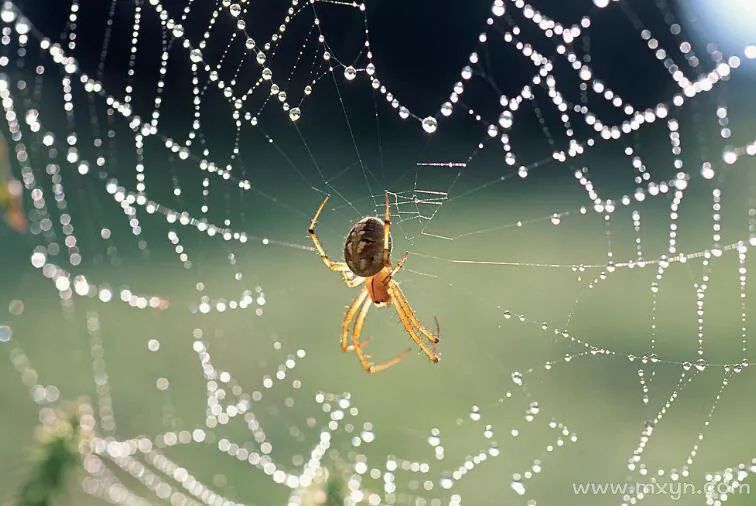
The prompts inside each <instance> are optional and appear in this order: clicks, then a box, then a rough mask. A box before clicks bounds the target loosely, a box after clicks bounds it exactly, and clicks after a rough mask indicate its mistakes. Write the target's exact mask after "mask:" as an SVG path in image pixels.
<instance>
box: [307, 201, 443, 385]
mask: <svg viewBox="0 0 756 506" xmlns="http://www.w3.org/2000/svg"><path fill="white" fill-rule="evenodd" d="M326 202H328V197H327V196H326V197H325V199H323V202H322V203H321V204H320V207H318V210H317V211H316V212H315V216H313V218H312V220H311V221H310V227H309V229H308V233H309V234H310V238H311V239H312V242H313V244H314V245H315V249H316V251H317V252H318V254H319V255H320V258H321V259H322V260H323V263H325V265H326V266H327V267H328V268H329V269H330V270H332V271H335V272H339V273H340V274H341V276H342V278H343V279H344V282H345V283H346V284H347V286H349V287H356V286H359V285H361V284H363V283H364V287H363V288H362V290H360V293H359V294H358V295H357V297H356V298H355V299H354V301H353V302H352V304H351V306H349V309H348V310H347V312H346V315H345V316H344V320H343V321H342V324H341V349H342V351H354V352H355V353H356V354H357V357H358V358H359V360H360V364H362V367H363V368H364V369H365V371H367V372H369V373H375V372H379V371H383V370H385V369H387V368H388V367H391V366H392V365H394V364H396V363H397V362H399V361H400V360H401V359H402V358H404V356H406V354H407V353H409V352H410V351H411V350H409V349H407V350H405V351H404V352H402V353H400V354H399V355H397V356H396V357H394V358H393V359H391V360H389V361H388V362H386V363H383V364H379V365H375V364H373V363H371V362H369V361H368V360H367V359H368V358H369V355H365V353H364V352H363V348H364V346H365V345H366V344H367V341H365V342H363V343H360V334H361V333H362V327H363V326H364V324H365V317H366V316H367V313H368V310H369V309H370V306H371V305H372V304H374V305H375V306H376V307H382V306H384V305H388V304H391V305H393V307H394V309H395V310H396V312H397V314H398V315H399V319H400V320H401V322H402V325H403V326H404V328H405V329H406V330H407V332H408V333H409V335H410V337H411V338H412V340H413V341H415V344H417V345H418V346H419V347H420V349H421V350H422V351H423V352H424V353H425V355H426V356H427V357H428V358H429V359H430V360H431V361H432V362H438V355H437V354H436V353H435V351H433V350H432V349H431V348H430V347H429V346H428V344H426V342H425V341H430V342H431V343H433V344H435V343H437V342H438V337H437V336H435V335H433V334H432V333H431V332H429V331H428V329H426V328H425V327H424V326H423V324H422V323H420V322H419V321H418V319H417V318H416V317H415V313H414V312H413V311H412V309H411V308H410V307H409V303H408V302H407V299H406V297H405V296H404V293H402V290H401V289H400V288H399V284H398V283H397V282H396V281H395V280H394V279H393V278H394V275H395V274H396V273H397V272H398V271H399V270H400V269H401V268H402V265H404V262H405V260H407V253H405V254H404V256H403V257H402V259H401V260H400V261H399V263H397V264H396V265H393V264H392V263H391V260H390V258H389V256H390V254H391V233H390V230H391V214H390V212H389V200H388V192H386V213H385V216H384V219H383V220H381V219H380V218H377V217H375V216H368V217H366V218H363V219H361V220H360V221H358V222H357V223H355V224H354V226H353V227H352V228H351V230H350V231H349V233H348V234H347V237H346V240H345V242H344V260H345V262H334V261H332V260H331V259H330V258H328V255H326V252H325V250H324V249H323V246H321V244H320V240H318V236H317V234H315V224H316V223H317V221H318V217H319V216H320V213H321V212H322V211H323V208H324V207H325V205H326ZM355 318H356V319H355ZM352 321H354V325H353V327H352V329H351V337H352V339H351V341H352V343H351V346H350V345H349V343H348V338H349V334H350V325H351V324H352Z"/></svg>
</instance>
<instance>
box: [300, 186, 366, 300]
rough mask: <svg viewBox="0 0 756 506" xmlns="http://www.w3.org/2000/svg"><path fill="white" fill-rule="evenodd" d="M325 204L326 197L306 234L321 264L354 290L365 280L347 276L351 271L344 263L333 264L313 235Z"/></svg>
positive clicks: (316, 236) (315, 235) (316, 237)
mask: <svg viewBox="0 0 756 506" xmlns="http://www.w3.org/2000/svg"><path fill="white" fill-rule="evenodd" d="M326 202H328V195H326V197H325V198H324V199H323V202H321V203H320V206H319V207H318V210H317V211H315V216H313V217H312V220H310V226H309V228H308V229H307V233H308V234H309V235H310V239H312V243H313V245H314V246H315V250H316V251H317V252H318V255H320V259H321V260H323V263H324V264H325V265H326V267H328V268H329V269H330V270H332V271H336V272H339V273H341V277H342V278H343V279H344V283H346V285H347V286H348V287H350V288H354V287H355V286H358V285H359V284H360V283H362V282H363V281H365V280H364V279H363V278H361V277H359V276H352V277H350V276H349V275H350V274H351V272H352V271H351V270H349V266H348V265H347V264H345V263H344V262H334V261H333V260H331V259H330V258H328V255H327V254H326V252H325V249H323V246H322V245H321V244H320V239H318V235H317V234H316V233H315V225H316V224H317V222H318V217H320V213H321V212H322V211H323V209H324V208H325V205H326Z"/></svg>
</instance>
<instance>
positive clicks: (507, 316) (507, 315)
mask: <svg viewBox="0 0 756 506" xmlns="http://www.w3.org/2000/svg"><path fill="white" fill-rule="evenodd" d="M504 318H506V319H507V320H509V319H510V318H512V311H509V310H507V311H504Z"/></svg>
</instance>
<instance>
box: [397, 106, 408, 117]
mask: <svg viewBox="0 0 756 506" xmlns="http://www.w3.org/2000/svg"><path fill="white" fill-rule="evenodd" d="M409 115H410V112H409V109H407V108H406V107H404V106H402V107H400V108H399V117H400V118H402V119H407V118H409Z"/></svg>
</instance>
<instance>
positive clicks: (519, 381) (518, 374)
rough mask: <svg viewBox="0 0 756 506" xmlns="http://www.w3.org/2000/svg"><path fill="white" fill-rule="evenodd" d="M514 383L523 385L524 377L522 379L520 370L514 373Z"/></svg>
mask: <svg viewBox="0 0 756 506" xmlns="http://www.w3.org/2000/svg"><path fill="white" fill-rule="evenodd" d="M512 383H514V384H515V385H517V386H522V384H523V379H522V373H521V372H519V371H515V372H513V373H512Z"/></svg>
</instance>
